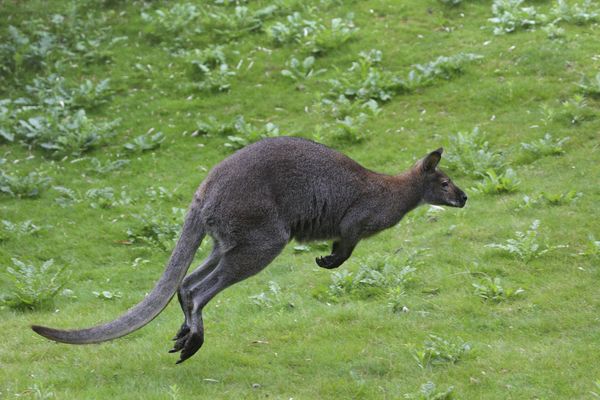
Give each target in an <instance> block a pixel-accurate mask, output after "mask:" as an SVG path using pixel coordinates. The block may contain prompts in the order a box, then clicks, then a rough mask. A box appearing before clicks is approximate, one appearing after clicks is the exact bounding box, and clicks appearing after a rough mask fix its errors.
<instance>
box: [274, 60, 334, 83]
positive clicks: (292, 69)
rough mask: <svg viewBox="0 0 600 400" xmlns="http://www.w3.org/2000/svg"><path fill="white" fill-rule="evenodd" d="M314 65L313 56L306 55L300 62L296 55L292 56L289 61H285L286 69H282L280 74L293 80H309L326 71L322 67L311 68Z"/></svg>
mask: <svg viewBox="0 0 600 400" xmlns="http://www.w3.org/2000/svg"><path fill="white" fill-rule="evenodd" d="M314 65H315V58H314V57H313V56H309V57H306V58H305V59H304V60H303V61H302V62H300V61H299V60H298V59H297V58H296V57H292V58H291V59H290V60H289V61H287V62H286V63H285V66H286V67H287V68H288V69H284V70H282V71H281V75H283V76H285V77H286V78H289V79H291V80H293V81H299V80H309V79H311V78H313V77H315V76H318V75H321V74H323V73H325V72H326V71H327V70H326V69H323V68H322V69H318V70H315V69H314V68H313V67H314Z"/></svg>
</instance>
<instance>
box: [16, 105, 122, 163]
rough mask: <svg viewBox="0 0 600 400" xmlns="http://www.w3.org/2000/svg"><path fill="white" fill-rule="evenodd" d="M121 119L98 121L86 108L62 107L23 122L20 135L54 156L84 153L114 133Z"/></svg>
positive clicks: (20, 122) (21, 121) (19, 131)
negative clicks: (90, 115) (93, 120)
mask: <svg viewBox="0 0 600 400" xmlns="http://www.w3.org/2000/svg"><path fill="white" fill-rule="evenodd" d="M119 123H120V120H114V121H111V122H105V123H94V122H92V120H90V119H89V118H88V117H87V115H86V113H85V110H83V109H80V110H78V111H76V112H75V113H70V112H66V111H65V110H61V109H59V108H52V109H49V110H48V111H47V112H46V113H44V114H41V115H37V116H35V117H31V118H28V119H22V120H20V121H19V126H18V128H17V136H18V137H21V138H22V139H24V140H25V141H26V142H29V143H32V144H34V145H35V146H36V147H39V148H40V149H42V150H45V151H48V152H50V153H51V154H52V155H54V156H65V155H70V154H73V155H80V154H82V153H84V152H87V151H89V150H91V149H93V148H94V147H96V146H99V145H100V144H102V143H103V142H105V141H106V140H107V139H108V138H110V137H112V136H114V134H115V128H116V127H117V126H118V125H119Z"/></svg>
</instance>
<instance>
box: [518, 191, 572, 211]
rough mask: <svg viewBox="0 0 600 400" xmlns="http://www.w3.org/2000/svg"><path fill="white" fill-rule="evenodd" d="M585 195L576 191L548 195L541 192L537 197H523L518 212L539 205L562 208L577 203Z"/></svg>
mask: <svg viewBox="0 0 600 400" xmlns="http://www.w3.org/2000/svg"><path fill="white" fill-rule="evenodd" d="M582 195H583V194H582V193H581V192H577V191H576V190H569V191H568V192H559V193H547V192H541V193H540V194H538V195H536V196H527V195H525V196H523V199H522V201H521V203H520V204H519V205H518V206H517V210H523V209H526V208H531V207H533V206H539V205H550V206H561V205H567V204H573V203H575V202H576V201H577V200H578V199H579V198H580V197H581V196H582Z"/></svg>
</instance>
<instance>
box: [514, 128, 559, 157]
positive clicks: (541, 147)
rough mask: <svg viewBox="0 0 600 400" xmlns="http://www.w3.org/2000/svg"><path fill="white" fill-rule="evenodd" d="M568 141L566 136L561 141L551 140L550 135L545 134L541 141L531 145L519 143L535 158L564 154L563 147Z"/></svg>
mask: <svg viewBox="0 0 600 400" xmlns="http://www.w3.org/2000/svg"><path fill="white" fill-rule="evenodd" d="M569 140H570V138H569V137H568V136H567V137H564V138H561V139H552V135H551V134H549V133H546V134H545V135H544V137H543V138H541V139H538V140H536V141H533V142H531V143H521V147H522V148H523V150H525V151H528V152H530V153H533V154H534V155H536V156H537V157H543V156H556V155H560V154H563V153H564V152H565V150H564V148H563V146H564V144H565V143H566V142H568V141H569Z"/></svg>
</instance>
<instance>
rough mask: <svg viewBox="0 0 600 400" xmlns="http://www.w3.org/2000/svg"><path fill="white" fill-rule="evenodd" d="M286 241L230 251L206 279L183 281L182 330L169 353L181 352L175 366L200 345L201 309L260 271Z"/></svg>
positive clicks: (273, 234) (284, 238) (268, 234)
mask: <svg viewBox="0 0 600 400" xmlns="http://www.w3.org/2000/svg"><path fill="white" fill-rule="evenodd" d="M277 233H279V231H278V230H275V231H274V232H273V231H266V232H264V235H261V236H262V237H264V238H269V237H271V238H272V237H277V236H276V234H277ZM255 234H257V233H256V232H255ZM257 235H258V234H257ZM261 236H258V237H259V238H260V237H261ZM288 239H289V237H287V236H281V238H280V240H271V241H266V240H259V241H258V243H252V244H246V245H242V246H237V247H235V248H231V249H230V250H229V251H227V252H225V253H223V254H221V256H220V258H219V262H218V265H217V266H216V267H215V268H214V269H213V270H212V271H211V272H210V273H208V274H207V275H206V276H202V275H201V274H198V275H195V276H194V275H193V274H192V275H190V277H188V278H186V279H185V281H184V284H183V285H182V287H181V290H180V298H181V300H182V302H181V303H182V306H184V307H186V309H185V310H184V314H185V315H186V323H184V325H186V327H183V326H182V328H181V329H180V333H181V334H182V335H181V337H179V338H178V339H177V340H176V341H175V346H174V347H173V349H172V350H171V352H172V353H175V352H177V351H181V354H180V359H179V361H177V363H178V364H179V363H182V362H183V361H185V360H187V359H188V358H190V357H191V356H193V355H194V354H195V353H196V352H197V351H198V350H199V349H200V347H202V344H203V343H204V324H203V322H202V309H203V308H204V306H206V304H207V303H208V302H209V301H210V300H211V299H212V298H213V297H214V296H216V295H217V294H218V293H219V292H220V291H221V290H223V289H225V288H226V287H229V286H231V285H233V284H234V283H236V282H239V281H242V280H244V279H246V278H248V277H250V276H252V275H254V274H256V273H258V272H260V271H261V270H262V269H263V268H264V267H266V266H267V265H268V264H269V263H270V262H271V261H273V259H274V258H275V257H276V256H277V255H278V254H279V253H280V252H281V250H282V249H283V248H284V247H285V245H286V243H287V242H288ZM199 278H201V279H199ZM188 327H189V328H188ZM187 329H189V331H188V330H187ZM178 336H179V334H178Z"/></svg>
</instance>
